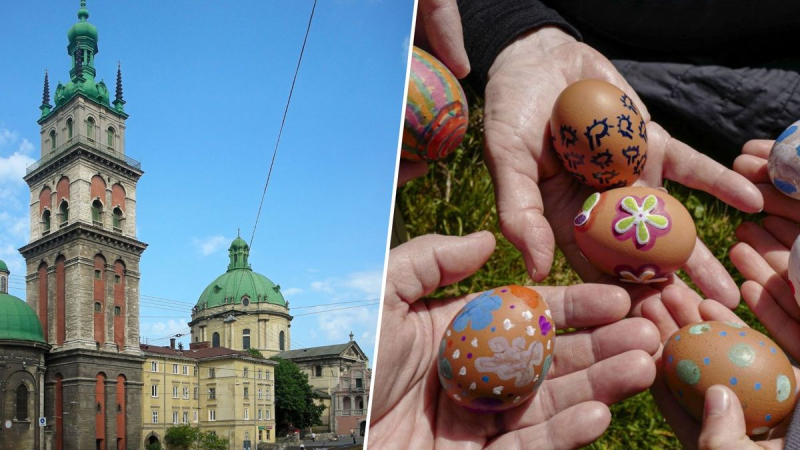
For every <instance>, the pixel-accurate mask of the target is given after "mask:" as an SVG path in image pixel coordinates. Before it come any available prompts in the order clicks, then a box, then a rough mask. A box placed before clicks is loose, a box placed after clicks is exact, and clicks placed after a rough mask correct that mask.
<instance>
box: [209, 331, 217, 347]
mask: <svg viewBox="0 0 800 450" xmlns="http://www.w3.org/2000/svg"><path fill="white" fill-rule="evenodd" d="M211 346H212V347H219V333H214V334H213V335H211Z"/></svg>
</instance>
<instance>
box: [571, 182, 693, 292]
mask: <svg viewBox="0 0 800 450" xmlns="http://www.w3.org/2000/svg"><path fill="white" fill-rule="evenodd" d="M574 225H575V243H576V244H577V245H578V248H579V249H580V251H581V253H583V255H584V256H585V257H586V259H588V260H589V262H591V263H592V265H594V266H595V267H597V268H598V269H600V270H601V271H603V272H605V273H607V274H609V275H613V276H617V277H619V278H620V280H621V281H624V282H631V283H656V282H660V281H666V277H667V276H669V275H670V274H671V273H673V272H675V271H677V270H678V269H680V268H681V267H682V266H683V265H684V264H686V261H688V260H689V256H691V254H692V251H693V250H694V245H695V242H696V241H697V232H696V230H695V227H694V221H692V217H691V216H690V215H689V211H687V210H686V208H685V207H684V206H683V205H682V204H681V203H680V202H679V201H678V200H676V199H675V197H673V196H671V195H669V194H667V193H666V192H664V191H662V190H659V189H653V188H648V187H624V188H618V189H612V190H610V191H606V192H603V193H599V192H596V193H594V194H592V195H591V196H589V198H588V199H586V201H585V202H584V204H583V209H582V211H581V212H580V213H579V214H578V215H577V217H575V222H574Z"/></svg>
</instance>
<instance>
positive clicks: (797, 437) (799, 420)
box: [783, 402, 800, 450]
mask: <svg viewBox="0 0 800 450" xmlns="http://www.w3.org/2000/svg"><path fill="white" fill-rule="evenodd" d="M798 409H800V402H798V403H797V406H795V408H794V416H792V422H791V423H790V424H789V430H788V431H787V432H786V439H785V440H784V442H783V443H784V445H785V447H784V449H785V450H800V412H798Z"/></svg>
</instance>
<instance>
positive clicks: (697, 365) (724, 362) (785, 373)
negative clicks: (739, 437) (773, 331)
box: [661, 322, 797, 436]
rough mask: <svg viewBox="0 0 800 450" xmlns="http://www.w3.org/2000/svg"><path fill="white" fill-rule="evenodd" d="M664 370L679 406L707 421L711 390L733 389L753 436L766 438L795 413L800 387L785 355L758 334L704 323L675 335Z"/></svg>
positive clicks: (663, 361) (739, 327) (732, 325)
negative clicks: (717, 387)
mask: <svg viewBox="0 0 800 450" xmlns="http://www.w3.org/2000/svg"><path fill="white" fill-rule="evenodd" d="M661 364H662V370H663V371H664V377H665V378H666V380H667V385H669V388H670V390H671V391H672V394H673V395H674V396H675V398H676V399H677V400H678V403H680V404H681V406H683V407H684V409H686V411H687V412H689V414H691V415H692V416H693V417H694V418H695V419H697V420H701V419H702V417H703V405H704V402H705V396H706V390H707V389H708V388H710V387H711V386H713V385H715V384H722V385H725V386H727V387H729V388H730V389H731V390H732V391H733V392H734V393H735V394H736V397H737V398H738V399H739V402H741V404H742V410H743V411H744V418H745V424H746V429H747V434H749V435H751V436H752V435H758V434H764V433H766V432H767V431H769V430H770V429H771V428H773V427H775V426H776V425H778V424H780V423H781V421H782V420H783V419H784V418H786V417H787V416H789V415H790V414H791V413H792V411H793V410H794V405H795V402H796V395H795V390H796V388H797V383H796V381H795V377H794V371H793V370H792V365H791V363H790V362H789V358H787V357H786V354H785V353H783V350H781V349H780V347H778V346H777V345H775V343H774V342H772V340H770V339H769V338H768V337H766V336H764V335H763V334H761V333H759V332H758V331H756V330H753V329H751V328H747V327H744V326H742V325H739V324H736V323H726V322H699V323H695V324H692V325H687V326H685V327H683V328H681V329H680V330H678V331H677V332H675V334H673V335H672V336H670V338H669V339H668V340H667V343H666V344H665V345H664V353H663V355H662V358H661Z"/></svg>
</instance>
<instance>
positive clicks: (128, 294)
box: [20, 0, 147, 450]
mask: <svg viewBox="0 0 800 450" xmlns="http://www.w3.org/2000/svg"><path fill="white" fill-rule="evenodd" d="M88 18H89V11H88V10H87V9H86V1H85V0H82V1H81V5H80V9H79V11H78V22H77V23H76V24H75V25H73V26H72V27H71V28H70V29H69V31H68V32H67V38H68V41H69V44H68V46H67V54H68V55H69V57H70V62H71V66H70V71H69V77H70V78H69V81H68V82H66V83H65V84H62V83H58V86H57V87H56V89H55V95H54V99H53V100H54V103H55V105H51V103H50V101H51V99H50V86H49V74H48V73H45V79H44V92H43V96H42V105H41V106H40V109H41V112H42V113H41V117H40V118H39V120H38V123H39V125H40V126H41V156H40V158H41V159H39V161H37V162H36V163H34V164H33V165H31V166H30V167H28V169H27V172H26V175H25V177H24V179H25V181H26V182H27V183H28V186H29V187H30V192H31V196H30V233H31V234H30V242H29V243H28V244H27V245H25V246H24V247H22V248H21V249H20V253H22V255H23V257H24V258H25V260H26V263H27V301H28V303H29V304H30V305H31V306H32V307H33V308H34V310H35V311H36V312H37V314H38V316H39V320H40V321H41V323H42V327H43V330H44V336H45V340H46V341H47V343H49V344H50V345H51V346H52V350H51V352H50V354H49V355H48V358H47V367H48V369H47V374H46V382H45V396H46V398H45V404H46V405H48V406H47V411H46V414H47V423H48V426H47V430H46V435H47V436H48V437H49V438H50V439H51V442H52V447H50V448H53V449H55V450H65V449H89V448H97V449H106V450H116V449H118V448H122V449H127V448H128V447H137V448H138V445H139V441H140V434H141V406H140V405H141V403H140V400H139V397H140V396H141V381H142V362H143V358H142V354H141V351H140V349H139V278H140V275H139V260H140V258H141V255H142V253H143V252H144V250H145V248H146V247H147V244H145V243H143V242H141V241H139V240H138V239H137V238H136V208H137V204H136V184H137V182H138V181H139V178H140V177H141V176H142V175H143V173H144V172H143V171H142V168H141V164H140V163H139V162H138V161H137V160H135V159H133V158H131V157H130V156H129V155H128V154H127V153H126V148H125V121H126V119H127V118H128V115H127V114H126V113H125V110H124V105H125V101H124V100H123V93H122V71H121V67H120V66H119V65H118V67H117V76H116V90H115V98H114V100H113V102H111V101H110V96H109V90H108V88H107V87H106V84H105V82H103V81H102V80H100V81H98V80H97V79H96V78H95V77H96V76H97V72H96V69H95V57H96V55H97V54H98V53H99V48H98V41H99V40H98V33H97V28H96V27H95V26H94V25H92V24H91V23H89V22H88V21H87V20H88ZM90 424H93V425H94V426H90Z"/></svg>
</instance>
